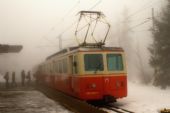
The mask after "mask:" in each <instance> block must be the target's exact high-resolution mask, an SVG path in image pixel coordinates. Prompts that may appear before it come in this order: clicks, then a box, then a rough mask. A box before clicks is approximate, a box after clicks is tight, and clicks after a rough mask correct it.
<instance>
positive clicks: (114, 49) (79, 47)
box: [46, 46, 124, 60]
mask: <svg viewBox="0 0 170 113" xmlns="http://www.w3.org/2000/svg"><path fill="white" fill-rule="evenodd" d="M94 50H101V51H121V52H123V51H124V50H123V49H122V48H121V47H81V46H75V47H69V48H66V49H63V50H61V51H59V52H57V53H54V54H52V55H50V56H48V57H47V58H46V60H49V59H51V58H52V57H54V56H56V55H62V54H65V53H68V52H72V51H94Z"/></svg>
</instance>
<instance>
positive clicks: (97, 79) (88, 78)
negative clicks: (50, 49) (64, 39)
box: [36, 46, 127, 102]
mask: <svg viewBox="0 0 170 113" xmlns="http://www.w3.org/2000/svg"><path fill="white" fill-rule="evenodd" d="M36 78H37V81H39V82H41V83H43V84H45V85H47V86H49V87H52V88H54V89H56V90H58V91H61V92H64V93H65V94H67V95H70V96H73V97H75V98H78V99H80V100H85V101H95V100H104V101H106V102H112V101H115V100H116V99H118V98H122V97H126V96H127V72H126V64H125V55H124V51H123V49H122V48H118V47H117V48H116V47H81V46H77V47H70V48H67V49H63V50H62V51H60V52H57V53H55V54H53V55H51V56H49V57H48V58H47V59H46V61H45V62H43V63H42V64H40V65H39V66H38V68H37V71H36Z"/></svg>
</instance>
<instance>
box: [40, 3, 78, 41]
mask: <svg viewBox="0 0 170 113" xmlns="http://www.w3.org/2000/svg"><path fill="white" fill-rule="evenodd" d="M78 4H80V0H78V1H77V2H76V4H75V5H74V6H73V7H72V8H71V9H70V10H68V12H67V13H66V14H65V15H64V16H63V17H62V18H61V20H60V21H59V22H58V23H57V24H55V25H53V27H52V28H51V29H50V30H49V31H48V32H47V33H46V34H45V35H44V36H42V38H43V39H45V40H47V41H48V42H50V43H53V41H50V40H49V39H47V36H48V35H49V34H50V33H51V32H52V31H53V30H54V29H55V26H59V24H61V23H62V21H63V20H64V18H65V17H66V16H67V15H68V14H70V13H71V12H72V11H73V10H74V9H75V8H76V7H77V6H78ZM67 29H68V28H67ZM53 44H54V43H53Z"/></svg>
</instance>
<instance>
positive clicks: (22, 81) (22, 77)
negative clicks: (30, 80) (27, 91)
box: [21, 70, 25, 86]
mask: <svg viewBox="0 0 170 113" xmlns="http://www.w3.org/2000/svg"><path fill="white" fill-rule="evenodd" d="M21 85H22V86H25V71H24V70H22V71H21Z"/></svg>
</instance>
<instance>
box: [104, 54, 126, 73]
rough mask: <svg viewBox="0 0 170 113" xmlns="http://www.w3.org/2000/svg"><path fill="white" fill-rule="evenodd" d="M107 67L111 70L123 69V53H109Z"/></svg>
mask: <svg viewBox="0 0 170 113" xmlns="http://www.w3.org/2000/svg"><path fill="white" fill-rule="evenodd" d="M107 68H108V70H109V71H123V59H122V55H121V54H107Z"/></svg>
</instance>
